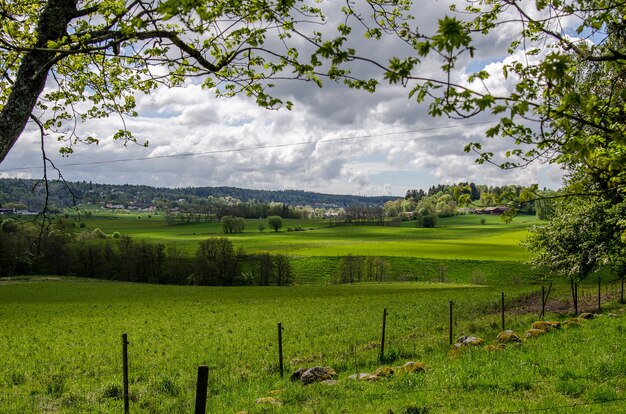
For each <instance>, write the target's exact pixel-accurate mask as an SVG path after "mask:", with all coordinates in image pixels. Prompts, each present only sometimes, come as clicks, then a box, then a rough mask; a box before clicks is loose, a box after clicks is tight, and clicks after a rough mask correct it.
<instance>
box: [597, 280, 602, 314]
mask: <svg viewBox="0 0 626 414" xmlns="http://www.w3.org/2000/svg"><path fill="white" fill-rule="evenodd" d="M601 298H602V282H601V279H600V276H598V312H602V305H601V302H600V301H601Z"/></svg>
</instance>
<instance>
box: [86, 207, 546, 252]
mask: <svg viewBox="0 0 626 414" xmlns="http://www.w3.org/2000/svg"><path fill="white" fill-rule="evenodd" d="M481 219H484V220H485V224H480V220H481ZM82 220H83V221H82V222H83V223H85V225H86V227H85V229H86V230H93V229H94V228H100V229H101V230H102V231H104V232H105V233H107V234H112V233H113V232H115V231H118V232H120V233H122V234H128V235H130V236H133V237H137V238H144V239H149V240H152V241H155V242H160V243H163V244H165V245H174V246H176V247H177V248H179V249H181V250H183V251H185V252H187V253H189V254H192V253H193V252H195V249H196V246H197V243H198V242H199V241H201V240H204V239H206V238H208V237H228V238H229V239H230V240H231V241H232V242H233V244H234V245H235V246H237V247H242V248H244V249H245V250H246V251H249V252H250V253H255V252H271V253H282V254H288V255H291V256H345V255H347V254H353V255H372V256H406V257H422V258H436V259H469V260H500V261H524V260H527V259H528V258H529V256H528V253H527V252H526V250H525V249H524V248H523V247H522V246H520V241H521V240H522V239H524V238H525V235H526V233H527V229H528V227H530V226H531V225H532V224H535V223H537V219H536V218H535V217H534V216H519V217H516V218H515V219H514V221H513V223H509V224H506V223H503V222H502V221H501V220H500V218H499V217H498V216H475V215H466V216H456V217H450V218H443V219H440V220H439V222H438V225H437V227H436V228H434V229H425V228H415V225H414V222H412V221H407V222H403V223H402V226H401V227H368V226H349V227H329V226H328V223H327V222H326V221H325V220H293V219H289V220H284V225H283V228H282V229H281V230H280V231H279V232H274V231H272V230H270V229H267V228H266V229H265V230H264V231H263V232H260V231H259V230H258V225H259V223H265V220H247V221H246V223H247V224H246V229H245V231H244V232H243V233H240V234H228V235H227V234H224V232H223V230H222V226H221V225H220V223H192V224H183V225H175V226H168V225H167V223H166V222H165V220H164V219H163V217H162V216H153V215H147V214H142V215H138V216H137V215H129V214H125V215H122V214H118V215H114V214H111V215H95V216H94V217H93V218H89V219H84V218H83V219H82ZM296 227H300V228H303V229H305V230H304V231H288V228H296Z"/></svg>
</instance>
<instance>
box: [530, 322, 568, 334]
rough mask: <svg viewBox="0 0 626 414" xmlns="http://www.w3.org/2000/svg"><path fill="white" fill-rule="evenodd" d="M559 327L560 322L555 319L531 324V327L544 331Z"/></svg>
mask: <svg viewBox="0 0 626 414" xmlns="http://www.w3.org/2000/svg"><path fill="white" fill-rule="evenodd" d="M560 327H561V323H560V322H556V321H536V322H533V324H532V329H541V330H544V331H546V332H549V331H551V330H552V329H559V328H560Z"/></svg>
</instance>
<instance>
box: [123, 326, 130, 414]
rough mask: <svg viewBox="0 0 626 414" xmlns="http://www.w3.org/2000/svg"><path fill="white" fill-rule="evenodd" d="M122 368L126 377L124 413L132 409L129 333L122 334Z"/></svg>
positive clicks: (126, 413)
mask: <svg viewBox="0 0 626 414" xmlns="http://www.w3.org/2000/svg"><path fill="white" fill-rule="evenodd" d="M122 370H123V377H124V390H123V391H122V398H123V399H124V414H128V412H129V411H130V396H129V395H128V335H127V334H125V333H124V334H122Z"/></svg>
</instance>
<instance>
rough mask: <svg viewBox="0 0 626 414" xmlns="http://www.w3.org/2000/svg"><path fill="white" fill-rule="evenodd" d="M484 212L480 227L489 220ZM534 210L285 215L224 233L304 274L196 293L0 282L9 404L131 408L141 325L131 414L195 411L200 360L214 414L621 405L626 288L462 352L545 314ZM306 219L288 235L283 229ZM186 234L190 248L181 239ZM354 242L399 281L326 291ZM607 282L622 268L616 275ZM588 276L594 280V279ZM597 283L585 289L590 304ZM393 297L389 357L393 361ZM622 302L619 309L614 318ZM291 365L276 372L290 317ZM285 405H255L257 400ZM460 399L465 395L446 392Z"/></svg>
mask: <svg viewBox="0 0 626 414" xmlns="http://www.w3.org/2000/svg"><path fill="white" fill-rule="evenodd" d="M140 217H141V218H137V216H129V215H121V216H116V215H108V216H95V217H93V218H90V219H87V220H85V221H83V223H85V226H84V229H85V230H88V231H91V230H93V229H95V228H100V229H101V230H103V231H104V232H106V233H108V234H111V233H113V232H115V231H118V232H120V233H122V234H128V235H131V236H132V237H133V238H145V239H150V240H152V241H158V242H161V243H164V244H166V245H173V246H177V247H178V248H182V249H183V250H184V251H185V252H187V254H189V255H192V254H193V252H194V251H195V246H196V244H197V242H198V241H200V240H203V239H205V238H207V237H224V236H225V235H224V234H223V232H222V229H221V226H220V225H219V224H218V223H209V224H189V225H180V226H167V224H166V223H165V221H164V220H163V219H162V217H159V216H150V217H148V216H147V215H141V216H140ZM481 218H485V219H486V220H485V223H484V224H481V222H480V219H481ZM534 223H536V220H535V219H534V217H518V218H516V220H515V221H514V222H513V223H510V224H504V223H502V222H501V221H500V220H499V218H498V217H476V216H457V217H453V218H449V219H443V220H441V221H440V222H439V224H438V227H437V228H436V229H418V228H415V227H413V226H412V222H404V223H403V225H402V227H399V228H394V227H386V228H372V227H336V228H329V227H327V225H326V223H324V222H323V221H289V220H287V221H286V222H285V226H284V228H283V229H282V230H281V231H280V232H278V233H275V232H271V231H268V230H265V231H264V232H260V231H258V230H257V224H258V222H256V221H254V220H249V221H248V227H247V229H246V231H245V232H244V233H242V234H236V235H227V236H226V237H228V238H230V239H231V240H232V241H233V243H234V244H235V246H238V247H244V248H245V249H246V250H247V251H250V252H263V251H269V252H275V253H286V254H288V255H290V256H291V258H292V261H293V262H292V263H293V267H294V269H295V271H296V272H297V273H298V274H300V277H299V278H298V279H297V282H298V285H296V286H290V287H230V288H219V287H198V286H164V285H142V284H132V283H119V282H104V281H96V280H89V279H78V278H56V277H45V278H42V277H26V278H13V279H3V280H0V332H1V333H2V335H0V349H2V350H3V353H2V361H3V363H2V364H0V414H5V413H6V414H9V413H11V414H13V413H15V414H17V413H90V412H91V413H102V412H105V413H109V412H121V411H122V407H123V404H122V399H121V396H122V368H121V367H122V361H121V348H122V345H121V335H122V334H123V333H127V334H128V338H129V341H130V344H129V360H130V361H129V365H130V393H131V399H132V401H131V413H191V412H193V406H194V398H195V381H196V373H197V367H198V366H199V365H207V366H209V368H210V373H209V400H208V405H207V411H208V412H210V413H242V412H246V413H249V414H251V413H387V414H399V413H403V414H412V413H413V414H414V413H459V412H467V413H476V412H490V413H492V412H502V413H504V412H532V411H553V412H569V411H572V410H576V407H580V406H583V407H584V410H585V412H598V413H603V412H608V411H610V412H616V413H619V412H626V410H623V411H620V410H621V407H622V405H621V404H620V402H623V401H625V400H626V391H625V390H626V347H625V346H624V343H625V340H626V333H625V332H626V318H625V317H624V316H623V315H624V308H623V305H619V304H618V303H617V302H616V301H615V297H616V290H615V289H616V286H615V285H611V286H609V285H608V284H607V285H606V286H605V287H604V291H603V299H604V303H603V305H602V306H603V309H604V312H605V314H604V315H603V316H599V317H598V318H596V319H594V320H590V321H584V323H581V325H580V326H578V325H572V326H573V327H571V328H569V329H562V330H560V331H558V332H556V333H551V334H549V335H545V336H542V337H539V338H536V339H532V340H528V341H524V342H523V343H522V344H513V345H507V346H506V348H504V349H498V350H495V351H493V350H492V351H488V350H486V349H484V348H483V347H479V348H476V349H467V350H465V351H464V352H461V353H460V354H458V355H454V356H451V355H450V354H449V351H450V345H449V338H448V336H449V331H448V329H449V328H448V324H449V319H448V318H449V304H450V302H451V301H452V302H453V303H454V305H453V308H454V312H453V336H454V338H457V337H459V336H461V335H476V336H480V337H482V338H484V339H485V343H487V344H493V343H494V341H495V338H496V335H497V333H498V332H499V331H500V330H501V328H502V326H501V314H500V306H501V302H500V299H501V293H502V292H504V293H505V298H506V301H505V303H506V317H505V324H506V327H507V328H509V329H514V330H516V331H517V332H519V333H520V334H523V332H524V331H525V330H526V329H527V328H528V327H530V324H531V323H532V322H533V321H534V320H537V319H538V312H539V305H538V304H539V300H540V299H539V292H540V291H541V288H540V285H539V284H538V282H540V281H542V280H543V276H544V275H542V274H540V273H535V272H533V271H532V270H531V269H530V267H529V265H527V264H526V263H525V262H524V260H526V259H527V258H528V255H527V253H526V252H525V251H524V249H523V247H522V246H520V242H521V241H522V240H523V238H524V237H525V234H526V232H527V229H528V227H529V226H530V225H532V224H534ZM298 226H300V227H302V228H304V229H306V230H305V231H291V232H290V231H286V229H287V227H293V228H295V227H298ZM181 246H182V247H181ZM346 254H353V255H368V254H371V255H376V256H381V257H384V258H385V260H386V262H387V265H388V267H389V268H390V275H392V276H393V278H392V280H404V281H405V282H403V283H398V282H391V283H358V284H352V285H329V281H330V278H331V276H332V274H333V272H335V271H336V270H335V269H336V267H337V265H338V263H339V261H340V260H341V257H342V256H343V255H346ZM609 277H610V275H609ZM583 285H584V284H583ZM594 289H595V283H594V281H589V282H587V283H586V286H583V287H582V288H581V297H582V298H583V300H582V303H583V306H582V307H583V309H586V310H592V308H593V304H595V301H594V299H593V298H594V294H595V293H594V292H595V290H594ZM383 309H387V311H388V318H387V331H386V346H385V356H384V358H385V360H384V362H381V361H379V353H380V345H379V343H380V335H381V324H382V320H381V319H382V314H383ZM550 309H554V310H555V311H556V310H558V311H559V312H560V313H559V314H556V313H551V314H548V315H546V318H548V319H550V318H554V319H557V320H560V321H564V320H565V319H566V318H568V317H569V316H571V314H570V313H571V312H572V309H571V305H570V292H569V285H568V284H566V283H565V281H556V283H555V285H554V288H553V291H552V293H551V307H550ZM608 312H610V313H611V314H613V315H614V316H608ZM278 323H281V324H282V326H283V327H284V331H283V341H284V343H283V348H284V355H285V370H286V373H287V375H286V377H285V378H281V377H280V376H279V370H278V349H277V347H278V344H277V324H278ZM408 361H422V362H424V363H426V364H428V366H430V367H431V368H430V369H429V370H427V372H425V373H397V374H396V375H394V376H392V377H391V378H387V379H383V380H380V381H377V382H363V381H353V380H350V379H348V377H349V376H350V375H352V374H355V373H361V372H369V373H371V372H373V371H374V370H375V369H376V368H378V367H380V366H381V365H383V364H385V365H389V366H398V365H402V364H404V363H406V362H408ZM314 365H322V366H330V367H332V368H333V369H334V370H335V371H336V372H337V379H338V380H339V382H338V383H337V384H335V385H330V386H329V385H323V384H315V385H311V386H302V385H301V384H299V383H295V382H291V381H290V380H289V379H288V376H289V373H290V372H291V371H293V370H295V369H297V368H300V367H310V366H314ZM269 396H271V397H273V398H275V399H276V400H277V402H278V403H277V404H257V403H256V400H257V399H258V398H261V397H269ZM451 396H454V398H450V397H451Z"/></svg>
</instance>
